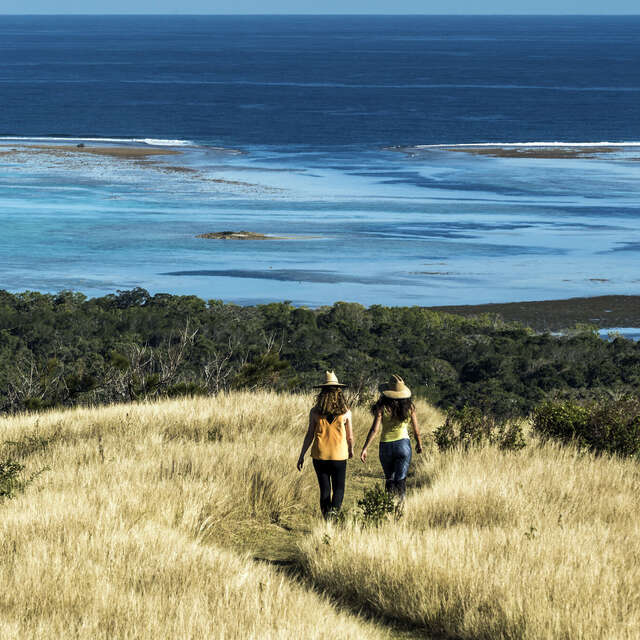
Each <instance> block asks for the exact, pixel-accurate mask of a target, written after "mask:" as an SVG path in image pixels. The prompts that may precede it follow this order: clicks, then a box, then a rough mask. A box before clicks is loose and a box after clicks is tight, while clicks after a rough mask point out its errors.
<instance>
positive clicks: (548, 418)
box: [533, 395, 640, 457]
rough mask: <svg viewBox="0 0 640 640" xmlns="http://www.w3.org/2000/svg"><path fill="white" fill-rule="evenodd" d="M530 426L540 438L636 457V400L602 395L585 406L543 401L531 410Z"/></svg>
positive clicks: (639, 435)
mask: <svg viewBox="0 0 640 640" xmlns="http://www.w3.org/2000/svg"><path fill="white" fill-rule="evenodd" d="M533 427H534V429H535V430H536V431H537V432H538V434H539V435H541V436H542V437H543V438H555V439H557V440H559V441H560V442H563V443H565V444H569V443H571V444H575V445H577V446H578V447H582V448H587V449H589V450H590V451H593V452H594V453H611V454H617V455H622V456H635V457H640V399H639V398H638V397H637V396H632V395H623V396H621V397H616V396H611V395H608V396H605V397H603V398H601V399H600V400H598V401H593V402H591V403H588V404H586V405H580V404H577V403H575V402H551V401H550V402H545V403H543V404H542V405H540V406H539V407H537V408H536V409H535V411H534V413H533Z"/></svg>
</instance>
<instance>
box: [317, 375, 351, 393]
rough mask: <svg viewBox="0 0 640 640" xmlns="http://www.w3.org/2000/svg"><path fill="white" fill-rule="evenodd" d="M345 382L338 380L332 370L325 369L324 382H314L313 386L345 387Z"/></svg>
mask: <svg viewBox="0 0 640 640" xmlns="http://www.w3.org/2000/svg"><path fill="white" fill-rule="evenodd" d="M346 386H347V385H346V384H342V383H341V382H338V376H336V374H335V373H334V372H333V371H325V374H324V382H323V383H322V384H316V385H315V388H316V389H320V388H323V389H324V388H327V387H346Z"/></svg>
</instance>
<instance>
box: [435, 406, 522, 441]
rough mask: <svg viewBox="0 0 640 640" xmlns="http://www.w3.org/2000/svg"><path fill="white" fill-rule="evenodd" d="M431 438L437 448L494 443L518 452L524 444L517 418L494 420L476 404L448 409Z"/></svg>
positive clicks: (520, 423)
mask: <svg viewBox="0 0 640 640" xmlns="http://www.w3.org/2000/svg"><path fill="white" fill-rule="evenodd" d="M434 438H435V442H436V444H437V445H438V449H440V451H448V450H449V449H453V448H454V447H462V448H463V449H468V448H469V447H474V446H475V447H478V446H484V445H497V446H498V447H499V448H500V449H502V450H505V451H518V449H522V448H524V447H526V446H527V442H526V439H525V434H524V430H523V428H522V422H521V421H520V420H517V419H511V420H504V421H503V420H497V419H496V418H494V417H493V416H491V415H487V414H484V413H483V412H482V411H480V409H478V408H477V407H468V406H465V407H463V408H462V409H459V410H455V409H451V410H449V411H448V412H447V419H446V420H445V422H444V424H442V425H441V426H439V427H438V428H437V429H436V430H435V432H434Z"/></svg>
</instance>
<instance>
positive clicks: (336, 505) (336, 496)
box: [298, 371, 353, 519]
mask: <svg viewBox="0 0 640 640" xmlns="http://www.w3.org/2000/svg"><path fill="white" fill-rule="evenodd" d="M344 386H346V385H344V384H340V383H339V382H338V378H337V377H336V374H335V373H333V371H327V372H326V378H325V382H324V384H320V385H318V387H319V388H320V393H319V394H318V396H317V398H316V403H315V405H314V407H313V408H312V409H311V412H310V413H309V428H308V429H307V434H306V435H305V437H304V441H303V443H302V450H301V451H300V457H299V458H298V471H302V465H303V464H304V455H305V453H306V452H307V449H308V448H309V447H310V446H311V457H312V458H313V468H314V469H315V471H316V475H317V476H318V484H319V486H320V510H321V511H322V516H323V517H324V518H325V519H326V518H328V517H330V516H331V515H333V514H336V513H337V512H339V511H340V507H341V506H342V499H343V498H344V483H345V477H346V473H347V459H348V458H353V428H352V419H351V411H350V410H349V407H348V406H347V403H346V401H345V399H344V396H343V394H342V387H344Z"/></svg>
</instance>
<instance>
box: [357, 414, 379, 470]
mask: <svg viewBox="0 0 640 640" xmlns="http://www.w3.org/2000/svg"><path fill="white" fill-rule="evenodd" d="M381 424H382V412H381V411H379V412H378V413H376V415H375V416H374V417H373V422H372V424H371V429H369V433H368V435H367V439H366V440H365V442H364V447H362V453H361V454H360V460H362V462H366V461H367V449H368V448H369V445H370V444H371V441H372V440H373V439H374V438H375V436H376V434H377V433H378V431H380V425H381Z"/></svg>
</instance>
